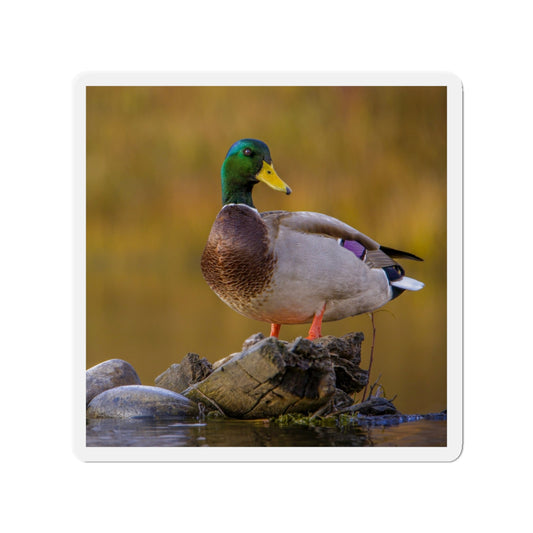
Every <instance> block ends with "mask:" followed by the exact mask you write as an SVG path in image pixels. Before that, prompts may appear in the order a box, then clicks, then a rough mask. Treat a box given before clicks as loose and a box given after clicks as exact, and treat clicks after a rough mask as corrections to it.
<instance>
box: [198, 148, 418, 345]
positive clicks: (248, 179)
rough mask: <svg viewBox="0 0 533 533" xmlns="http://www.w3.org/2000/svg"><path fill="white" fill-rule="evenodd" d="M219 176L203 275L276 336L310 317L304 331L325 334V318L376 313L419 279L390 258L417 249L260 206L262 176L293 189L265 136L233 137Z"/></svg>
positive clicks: (325, 218)
mask: <svg viewBox="0 0 533 533" xmlns="http://www.w3.org/2000/svg"><path fill="white" fill-rule="evenodd" d="M221 182H222V208H221V209H220V211H219V213H218V214H217V216H216V219H215V221H214V222H213V225H212V227H211V231H210V233H209V236H208V238H207V243H206V245H205V248H204V250H203V253H202V257H201V271H202V275H203V277H204V279H205V281H206V282H207V284H208V285H209V287H210V288H211V289H212V290H213V291H214V292H215V294H216V295H217V296H218V297H219V298H220V299H221V300H222V301H223V302H224V303H226V304H227V305H228V306H229V307H230V308H232V309H233V310H234V311H236V312H238V313H240V314H241V315H244V316H245V317H248V318H251V319H254V320H258V321H262V322H267V323H270V335H271V336H272V337H278V338H279V334H280V328H281V326H282V325H284V324H309V323H310V324H311V325H310V328H309V332H308V336H307V338H308V339H310V340H314V339H317V338H319V337H321V336H322V323H323V322H329V321H335V320H340V319H343V318H347V317H351V316H356V315H360V314H363V313H373V312H374V311H376V310H377V309H379V308H381V307H383V306H384V305H385V304H386V303H388V302H389V301H391V300H393V299H394V298H397V297H398V296H399V295H400V294H402V293H403V292H404V291H418V290H420V289H422V288H423V287H424V284H423V283H422V282H420V281H417V280H415V279H413V278H409V277H407V276H406V275H405V271H404V268H403V267H402V266H401V265H400V264H399V263H397V262H396V261H395V259H398V258H402V259H410V260H414V261H422V259H421V258H420V257H418V256H416V255H414V254H412V253H409V252H404V251H401V250H396V249H394V248H389V247H386V246H382V245H380V244H379V243H378V242H377V241H375V240H374V239H372V238H370V237H368V236H367V235H365V234H363V233H361V232H360V231H358V230H357V229H355V228H353V227H351V226H350V225H349V224H346V223H345V222H342V221H340V220H338V219H336V218H334V217H332V216H329V215H326V214H323V213H315V212H309V211H282V210H279V211H267V212H262V213H260V212H259V211H258V210H257V209H256V207H255V205H254V203H253V200H252V190H253V188H254V186H255V185H256V184H258V183H259V182H262V183H264V184H266V185H268V186H269V187H271V188H272V189H274V190H276V191H279V192H282V193H285V194H291V192H292V191H291V189H290V187H289V186H288V185H287V184H286V183H285V182H284V181H283V180H282V179H281V178H280V177H279V176H278V174H277V173H276V171H275V170H274V166H273V163H272V158H271V155H270V150H269V148H268V146H267V145H266V144H265V143H264V142H263V141H260V140H258V139H252V138H250V139H241V140H239V141H237V142H235V143H234V144H233V145H232V146H231V147H230V149H229V150H228V152H227V154H226V157H225V159H224V162H223V163H222V168H221Z"/></svg>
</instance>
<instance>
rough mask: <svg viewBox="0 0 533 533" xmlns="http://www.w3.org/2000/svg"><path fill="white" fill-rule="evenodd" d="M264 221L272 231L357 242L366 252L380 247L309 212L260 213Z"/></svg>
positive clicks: (358, 234)
mask: <svg viewBox="0 0 533 533" xmlns="http://www.w3.org/2000/svg"><path fill="white" fill-rule="evenodd" d="M261 216H262V217H263V219H264V221H265V222H266V223H267V224H269V225H271V226H272V227H273V229H278V228H281V227H283V228H285V229H289V230H292V231H300V232H302V233H314V234H317V235H326V236H328V237H333V238H335V239H344V240H347V241H357V242H359V243H360V244H362V245H363V246H364V247H365V248H366V249H367V250H379V248H380V245H379V243H377V242H376V241H375V240H374V239H371V238H370V237H368V236H367V235H365V234H364V233H361V232H360V231H358V230H356V229H355V228H352V227H351V226H349V225H348V224H345V223H344V222H341V221H340V220H338V219H336V218H334V217H330V216H328V215H324V214H322V213H312V212H310V211H267V212H265V213H261Z"/></svg>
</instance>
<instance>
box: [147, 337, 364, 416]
mask: <svg viewBox="0 0 533 533" xmlns="http://www.w3.org/2000/svg"><path fill="white" fill-rule="evenodd" d="M362 340H363V334H362V333H350V334H348V335H345V336H344V337H331V336H328V337H323V338H321V339H318V340H316V341H310V340H307V339H303V338H301V337H299V338H297V339H296V340H295V341H294V342H291V343H288V342H285V341H280V340H278V339H276V338H274V337H268V338H264V336H263V335H262V334H256V335H254V336H252V337H250V338H249V339H247V340H246V341H245V343H244V345H243V351H242V352H239V353H236V354H233V355H231V356H228V357H226V358H224V359H222V360H221V361H217V362H216V363H214V364H213V366H212V368H213V369H214V370H212V371H210V369H209V368H208V365H207V364H205V362H204V361H205V360H200V359H199V358H198V356H196V355H195V354H187V356H186V358H185V359H184V361H183V362H182V363H181V364H180V365H172V367H171V368H169V369H168V370H167V371H166V372H164V373H163V374H161V375H160V376H158V378H157V379H156V385H158V386H160V387H164V388H168V389H170V390H173V391H175V392H181V393H182V394H183V395H184V396H185V397H187V398H189V399H190V400H193V401H194V402H197V403H201V404H203V406H204V408H205V409H206V410H207V411H218V412H220V413H221V414H223V415H225V416H230V417H234V418H244V419H253V418H265V417H275V416H279V415H281V414H285V413H306V414H309V413H314V412H317V411H319V412H321V413H322V412H326V411H331V410H335V409H338V408H344V407H347V406H349V405H351V404H353V400H352V398H351V397H350V396H349V395H350V394H352V393H353V392H357V391H360V390H362V389H363V388H364V386H365V385H366V383H367V381H368V374H367V371H366V370H362V369H361V368H360V367H359V364H360V362H361V342H362ZM205 374H208V375H206V376H205V377H203V376H204V375H205ZM200 376H202V378H203V379H200V380H199V379H198V378H199V377H200ZM187 384H188V385H189V386H188V387H187V388H185V385H187Z"/></svg>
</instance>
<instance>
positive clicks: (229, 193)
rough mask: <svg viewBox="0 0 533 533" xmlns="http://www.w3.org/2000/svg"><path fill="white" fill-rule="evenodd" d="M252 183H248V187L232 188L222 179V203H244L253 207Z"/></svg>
mask: <svg viewBox="0 0 533 533" xmlns="http://www.w3.org/2000/svg"><path fill="white" fill-rule="evenodd" d="M253 186H254V184H253V183H250V185H249V187H239V188H238V189H232V188H230V187H228V186H227V185H226V184H225V183H224V181H222V204H223V205H226V204H245V205H247V206H249V207H253V208H254V209H255V205H254V202H253V200H252V188H253Z"/></svg>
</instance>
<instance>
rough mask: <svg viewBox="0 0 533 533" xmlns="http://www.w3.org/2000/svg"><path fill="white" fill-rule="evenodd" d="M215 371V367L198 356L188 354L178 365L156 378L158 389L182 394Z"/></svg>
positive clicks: (172, 366)
mask: <svg viewBox="0 0 533 533" xmlns="http://www.w3.org/2000/svg"><path fill="white" fill-rule="evenodd" d="M212 371H213V366H212V365H211V363H210V362H209V361H208V360H207V359H206V358H205V357H203V358H201V359H200V356H199V355H198V354H195V353H188V354H187V355H186V356H185V357H184V358H183V361H182V362H181V363H180V364H179V365H178V364H174V365H171V366H170V367H169V368H168V369H167V370H165V371H164V372H163V373H162V374H160V375H159V376H157V377H156V378H155V384H156V385H157V386H158V387H162V388H164V389H168V390H171V391H174V392H182V391H184V390H185V389H186V388H187V387H189V385H192V384H193V383H198V382H199V381H202V380H203V379H205V378H206V377H207V376H208V375H209V374H211V372H212Z"/></svg>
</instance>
